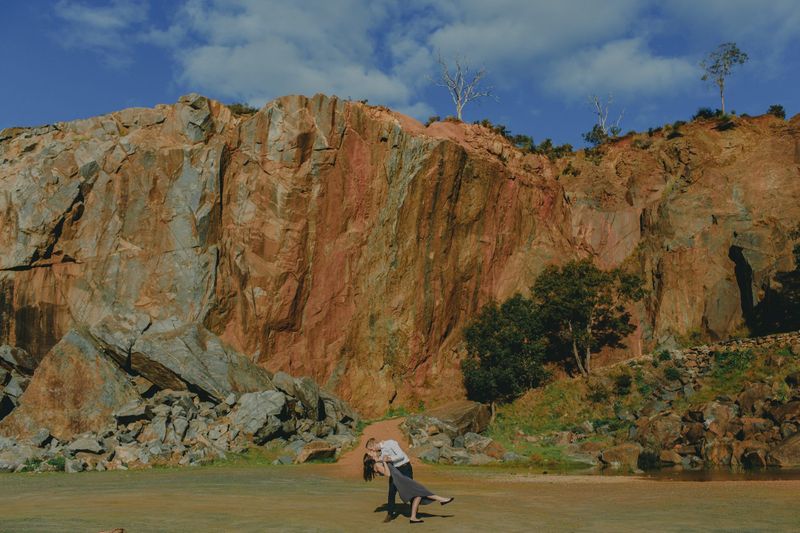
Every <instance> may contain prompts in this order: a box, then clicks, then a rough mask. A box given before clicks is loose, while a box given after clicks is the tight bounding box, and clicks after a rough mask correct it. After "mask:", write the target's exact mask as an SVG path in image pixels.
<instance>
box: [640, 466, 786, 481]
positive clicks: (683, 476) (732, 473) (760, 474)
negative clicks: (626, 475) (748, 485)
mask: <svg viewBox="0 0 800 533" xmlns="http://www.w3.org/2000/svg"><path fill="white" fill-rule="evenodd" d="M639 477H643V478H646V479H652V480H655V481H779V480H792V479H800V468H762V469H753V470H743V469H732V468H707V469H701V470H677V469H676V470H673V469H669V468H663V469H661V470H651V471H648V472H645V473H643V474H640V475H639Z"/></svg>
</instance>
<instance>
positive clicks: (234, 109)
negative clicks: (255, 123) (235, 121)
mask: <svg viewBox="0 0 800 533" xmlns="http://www.w3.org/2000/svg"><path fill="white" fill-rule="evenodd" d="M228 109H230V110H231V113H233V114H234V115H236V116H237V117H240V116H243V115H253V114H255V113H257V112H258V108H256V107H253V106H251V105H247V104H243V103H241V102H235V103H233V104H228Z"/></svg>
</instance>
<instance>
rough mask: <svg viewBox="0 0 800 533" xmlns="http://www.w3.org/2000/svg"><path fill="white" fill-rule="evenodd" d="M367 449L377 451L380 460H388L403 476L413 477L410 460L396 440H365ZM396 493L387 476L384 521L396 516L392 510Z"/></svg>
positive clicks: (390, 479)
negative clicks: (387, 490)
mask: <svg viewBox="0 0 800 533" xmlns="http://www.w3.org/2000/svg"><path fill="white" fill-rule="evenodd" d="M367 449H368V450H372V451H374V452H379V453H380V456H381V460H382V461H388V462H390V463H392V464H393V465H394V467H395V468H397V469H398V470H399V471H400V472H401V473H402V474H403V475H404V476H406V477H409V478H411V479H414V470H413V469H412V468H411V460H410V459H409V458H408V455H406V452H404V451H403V449H402V448H401V447H400V445H399V444H398V443H397V441H396V440H391V439H388V440H384V441H380V442H378V441H377V440H375V439H369V440H368V441H367ZM396 495H397V487H395V486H394V483H392V478H389V496H388V500H387V502H386V510H387V513H388V514H387V515H386V519H385V520H384V522H389V521H390V520H392V519H393V518H395V517H396V516H397V513H395V512H394V501H395V497H396Z"/></svg>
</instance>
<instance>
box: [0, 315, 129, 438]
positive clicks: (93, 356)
mask: <svg viewBox="0 0 800 533" xmlns="http://www.w3.org/2000/svg"><path fill="white" fill-rule="evenodd" d="M136 397H137V395H136V392H135V391H134V390H133V387H132V386H131V384H130V381H129V380H128V378H127V376H126V375H125V374H124V372H122V371H121V370H120V369H119V367H118V366H117V365H115V364H114V363H113V362H111V361H109V360H108V359H107V358H106V357H105V356H103V355H102V354H101V353H100V352H99V351H98V349H97V347H96V346H95V344H94V343H92V342H91V341H89V340H87V338H86V337H84V336H83V335H82V334H80V333H79V332H77V331H74V330H73V331H70V332H68V333H67V334H66V335H65V336H64V338H62V339H61V340H60V341H59V342H58V344H56V345H55V346H53V348H52V349H51V350H50V351H49V352H48V353H47V355H46V356H45V357H44V358H43V359H42V361H41V363H40V364H39V367H38V368H37V370H36V373H35V374H34V376H33V379H32V380H31V383H30V385H29V386H28V388H27V389H26V390H25V393H24V394H23V395H22V397H21V398H20V405H19V407H17V408H16V409H15V410H14V411H13V412H12V413H11V414H10V415H9V416H7V417H6V418H4V419H3V420H2V421H0V434H6V435H14V434H16V435H20V436H25V437H31V436H33V435H35V434H36V432H37V431H39V429H41V428H42V427H46V428H48V429H49V430H50V433H51V434H52V435H53V436H55V437H57V438H58V439H59V440H61V441H67V440H70V439H71V438H73V437H74V436H75V435H79V434H81V433H86V432H95V433H96V432H99V431H101V430H102V429H104V428H106V427H108V426H110V425H113V424H114V419H113V416H112V413H114V412H115V411H117V410H118V409H119V408H121V407H122V406H123V405H125V404H127V403H128V402H130V401H132V400H134V399H135V398H136Z"/></svg>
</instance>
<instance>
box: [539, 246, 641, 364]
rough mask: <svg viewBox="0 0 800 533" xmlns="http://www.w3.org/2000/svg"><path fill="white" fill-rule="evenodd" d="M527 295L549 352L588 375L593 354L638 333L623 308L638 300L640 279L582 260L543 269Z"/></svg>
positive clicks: (639, 297) (616, 345)
mask: <svg viewBox="0 0 800 533" xmlns="http://www.w3.org/2000/svg"><path fill="white" fill-rule="evenodd" d="M531 294H532V301H533V304H534V305H535V306H536V309H537V316H538V318H539V320H540V321H541V325H542V327H543V328H544V331H546V332H547V333H546V334H547V336H548V340H549V342H550V346H551V349H554V350H555V353H556V354H557V355H558V357H559V358H562V359H565V358H567V357H570V356H571V357H572V358H573V359H574V361H575V365H576V366H577V368H578V370H579V371H580V373H581V374H583V375H584V376H588V375H589V374H590V373H591V371H592V354H593V353H597V352H598V351H600V350H601V349H602V348H603V347H605V346H611V347H620V346H622V340H623V339H624V338H625V337H627V336H628V335H629V334H630V333H632V332H633V331H634V330H635V329H636V327H635V326H634V325H633V324H632V323H631V315H630V313H629V312H628V311H627V310H626V304H628V303H630V302H635V301H638V300H640V299H641V298H642V297H643V296H644V289H643V284H642V280H641V278H639V277H638V276H635V275H632V274H628V273H625V272H623V271H622V270H620V269H615V270H610V271H603V270H600V269H599V268H597V267H596V266H595V265H594V264H593V263H592V261H591V260H588V259H585V260H582V261H571V262H569V263H567V264H565V265H564V266H562V267H557V266H550V267H548V268H546V269H545V270H544V272H542V274H541V275H540V276H539V277H538V278H537V280H536V282H535V284H534V286H533V288H532V289H531Z"/></svg>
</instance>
